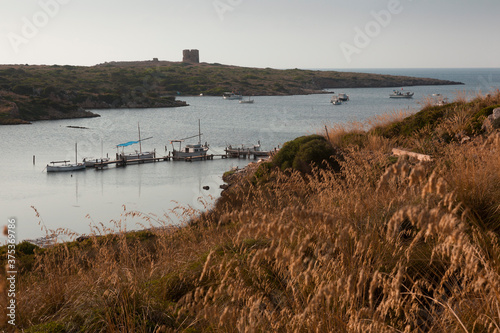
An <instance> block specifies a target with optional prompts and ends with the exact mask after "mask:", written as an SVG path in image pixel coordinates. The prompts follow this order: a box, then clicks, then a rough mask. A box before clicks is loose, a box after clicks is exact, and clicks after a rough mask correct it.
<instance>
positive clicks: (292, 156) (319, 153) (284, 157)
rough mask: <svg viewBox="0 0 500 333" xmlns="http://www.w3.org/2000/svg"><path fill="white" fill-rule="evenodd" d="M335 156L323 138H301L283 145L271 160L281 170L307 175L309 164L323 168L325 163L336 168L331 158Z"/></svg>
mask: <svg viewBox="0 0 500 333" xmlns="http://www.w3.org/2000/svg"><path fill="white" fill-rule="evenodd" d="M335 154H336V151H335V149H334V148H333V147H332V146H331V145H330V144H329V143H328V142H327V141H326V139H325V138H324V137H323V136H320V135H309V136H301V137H299V138H297V139H295V140H292V141H289V142H287V143H285V145H284V146H283V148H281V149H280V150H279V152H278V153H277V154H276V156H275V157H274V158H273V163H274V165H276V166H277V167H279V168H280V169H281V170H286V169H290V168H291V169H295V170H299V171H301V172H304V173H308V172H310V171H311V163H313V164H315V165H317V166H319V167H323V166H325V165H324V162H325V161H326V163H327V165H330V166H333V167H334V168H336V167H338V165H337V164H336V161H335V160H334V159H333V158H332V156H333V155H335Z"/></svg>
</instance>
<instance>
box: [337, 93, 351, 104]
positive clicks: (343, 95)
mask: <svg viewBox="0 0 500 333" xmlns="http://www.w3.org/2000/svg"><path fill="white" fill-rule="evenodd" d="M338 99H339V100H341V101H342V102H345V101H348V100H349V96H348V95H347V94H345V93H339V97H338Z"/></svg>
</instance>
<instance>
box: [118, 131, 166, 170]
mask: <svg viewBox="0 0 500 333" xmlns="http://www.w3.org/2000/svg"><path fill="white" fill-rule="evenodd" d="M137 130H138V132H139V140H137V141H128V142H125V143H120V144H119V145H116V149H117V150H118V149H119V148H122V152H121V153H118V152H117V153H116V159H117V160H122V161H137V162H139V161H140V160H148V159H153V158H155V157H156V151H145V152H143V151H142V141H146V140H149V139H151V138H153V137H152V136H150V137H149V138H145V139H141V128H140V126H139V123H137ZM136 143H138V144H139V150H135V152H133V153H125V152H124V149H125V147H128V146H131V145H133V144H136Z"/></svg>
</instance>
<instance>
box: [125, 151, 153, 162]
mask: <svg viewBox="0 0 500 333" xmlns="http://www.w3.org/2000/svg"><path fill="white" fill-rule="evenodd" d="M155 157H156V152H154V151H147V152H143V151H140V150H136V151H135V152H134V153H127V154H124V153H120V154H117V157H116V158H117V159H118V160H124V161H137V160H148V159H152V158H155Z"/></svg>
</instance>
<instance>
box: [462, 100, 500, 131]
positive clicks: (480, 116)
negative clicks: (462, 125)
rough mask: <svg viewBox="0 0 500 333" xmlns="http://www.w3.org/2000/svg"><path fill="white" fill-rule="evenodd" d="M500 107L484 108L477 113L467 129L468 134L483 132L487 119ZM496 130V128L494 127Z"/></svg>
mask: <svg viewBox="0 0 500 333" xmlns="http://www.w3.org/2000/svg"><path fill="white" fill-rule="evenodd" d="M498 107H500V105H492V106H488V107H486V108H483V109H481V110H479V111H478V112H476V113H475V114H474V115H473V116H472V118H471V120H470V122H469V124H468V127H467V132H468V133H467V134H469V135H472V134H474V133H478V132H480V131H481V126H482V125H483V122H484V120H485V119H486V118H488V116H489V115H491V114H492V113H493V110H494V109H496V108H498ZM494 128H495V127H494Z"/></svg>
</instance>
